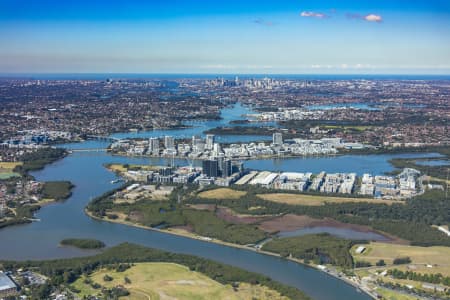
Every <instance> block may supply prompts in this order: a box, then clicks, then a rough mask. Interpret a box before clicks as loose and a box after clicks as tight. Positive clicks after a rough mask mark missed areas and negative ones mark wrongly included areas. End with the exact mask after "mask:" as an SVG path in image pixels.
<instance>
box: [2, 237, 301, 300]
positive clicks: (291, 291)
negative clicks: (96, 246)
mask: <svg viewBox="0 0 450 300" xmlns="http://www.w3.org/2000/svg"><path fill="white" fill-rule="evenodd" d="M137 262H172V263H177V264H181V265H185V266H187V267H189V268H190V269H191V270H193V271H197V272H200V273H203V274H205V275H206V276H208V277H210V278H211V279H214V280H216V281H218V282H220V283H222V284H235V283H239V282H246V283H250V284H261V285H264V286H267V287H269V288H271V289H274V290H276V291H278V292H279V293H281V294H282V295H284V296H286V297H288V298H290V299H300V300H301V299H308V297H307V296H306V295H304V294H303V293H302V292H301V291H299V290H297V289H295V288H293V287H290V286H286V285H283V284H281V283H279V282H276V281H273V280H271V279H270V278H268V277H266V276H263V275H260V274H256V273H253V272H249V271H245V270H242V269H240V268H237V267H233V266H228V265H225V264H221V263H217V262H214V261H211V260H208V259H204V258H199V257H196V256H191V255H185V254H176V253H170V252H165V251H161V250H157V249H152V248H146V247H143V246H138V245H133V244H128V243H124V244H121V245H118V246H116V247H113V248H110V249H107V250H105V251H104V252H103V253H101V254H98V255H95V256H90V257H79V258H71V259H57V260H47V261H25V262H17V261H3V262H0V264H1V265H2V266H3V268H4V269H6V270H13V269H18V268H33V269H35V270H37V271H39V272H41V273H43V274H44V275H46V276H48V277H50V279H51V280H50V286H51V287H56V286H58V285H60V284H68V283H72V282H74V281H75V280H76V279H77V278H79V277H80V276H81V275H82V274H85V275H89V274H91V273H92V272H94V271H95V270H97V269H98V268H100V267H103V266H110V265H118V264H121V263H137ZM42 299H45V297H44V298H42Z"/></svg>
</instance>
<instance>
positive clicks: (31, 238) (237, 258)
mask: <svg viewBox="0 0 450 300" xmlns="http://www.w3.org/2000/svg"><path fill="white" fill-rule="evenodd" d="M205 127H206V125H204V124H202V125H201V128H203V130H204V128H205ZM186 130H187V131H189V130H192V129H186ZM159 133H161V134H170V135H174V136H175V134H174V132H173V131H165V132H162V131H161V132H159ZM159 133H158V134H159ZM183 134H184V133H183ZM124 135H126V134H124ZM116 136H117V135H116ZM250 138H251V137H249V139H250ZM102 146H105V143H103V142H95V141H88V142H85V143H80V144H68V145H65V147H68V148H102ZM422 156H427V157H428V156H430V154H426V155H418V154H415V155H414V157H422ZM391 157H393V156H389V155H383V156H377V155H361V156H351V157H349V158H345V157H344V159H345V164H346V165H345V166H344V167H339V168H338V167H337V166H338V165H340V164H342V163H343V161H339V160H342V159H343V158H342V157H333V158H305V159H292V160H289V162H288V163H284V162H281V163H279V161H278V160H276V161H274V160H266V161H250V162H246V164H247V163H248V164H250V166H252V167H258V166H259V167H262V168H265V167H270V166H271V165H272V169H277V170H291V169H292V168H294V166H297V169H299V170H303V169H304V168H306V167H308V168H309V167H312V166H315V167H314V168H315V169H311V171H315V170H316V169H317V170H319V169H320V170H325V171H330V172H331V171H333V172H334V171H337V170H344V169H345V170H346V171H351V170H352V169H356V170H357V171H356V172H357V173H360V172H362V171H364V172H365V171H373V173H380V172H384V171H390V170H391V169H392V166H390V165H389V164H388V163H387V160H388V159H390V158H391ZM395 157H397V156H395ZM336 160H338V161H339V163H336V164H335V163H333V162H334V161H336ZM165 162H166V161H165V160H164V159H158V158H153V159H150V158H131V157H121V156H112V155H110V154H108V153H106V152H95V151H92V152H74V153H72V154H71V155H69V156H67V157H66V158H64V159H62V160H59V161H57V162H55V163H53V164H51V165H48V166H47V167H45V168H44V169H43V170H40V171H37V172H33V173H32V175H33V176H35V177H36V179H37V180H40V181H46V180H70V181H71V182H73V183H74V184H75V188H74V189H73V193H72V196H71V197H70V198H69V199H68V200H67V201H65V202H64V203H55V204H50V205H48V206H45V207H43V208H42V209H41V210H40V211H39V212H38V213H37V214H36V217H37V218H38V219H40V220H41V221H39V222H33V223H31V224H26V225H19V226H13V227H8V228H5V229H2V230H0V253H1V259H14V260H25V259H51V258H66V257H73V256H81V255H89V254H92V253H94V252H92V251H83V250H78V249H74V248H70V247H59V246H58V244H59V242H60V241H61V240H62V239H64V238H72V237H73V238H76V237H79V238H95V239H99V240H102V241H103V242H105V243H106V244H107V246H114V245H117V244H119V243H122V242H131V243H136V244H141V245H144V246H149V247H153V248H158V249H162V250H167V251H171V252H177V253H186V254H192V255H197V256H201V257H205V258H209V259H212V260H215V261H219V262H222V263H226V264H230V265H234V266H237V267H241V268H243V269H247V270H249V271H253V272H257V273H261V274H265V275H267V276H270V277H271V278H273V279H274V280H277V281H280V282H282V283H284V284H288V285H291V286H294V287H297V288H299V289H300V290H302V291H304V292H305V293H306V294H308V295H309V296H311V297H312V298H314V299H319V300H331V299H355V300H360V299H370V298H369V296H367V295H366V294H363V293H361V292H359V291H357V290H356V289H355V288H354V287H353V286H350V285H348V284H346V283H344V282H343V281H341V280H338V279H336V278H334V277H332V276H330V275H328V274H326V273H324V272H321V271H318V270H315V269H312V268H310V267H306V266H303V265H300V264H297V263H294V262H292V261H288V260H285V259H281V258H277V257H273V256H268V255H264V254H261V253H257V252H254V251H250V250H244V249H237V248H232V247H228V246H224V245H219V244H214V243H208V242H204V241H199V240H193V239H189V238H185V237H180V236H175V235H171V234H166V233H162V232H156V231H150V230H145V229H141V228H135V227H130V226H125V225H121V224H115V223H109V222H103V221H97V220H93V219H91V218H89V217H88V216H86V215H85V213H84V211H83V210H84V207H85V206H86V205H87V204H88V202H89V201H90V199H92V198H93V197H96V196H99V195H101V194H102V193H104V192H106V191H109V190H111V189H112V188H115V187H117V186H118V185H119V184H111V183H110V182H111V180H114V179H116V178H117V177H116V175H115V174H113V173H112V172H109V171H108V170H106V169H105V168H104V167H103V165H104V164H105V163H133V164H148V163H152V164H164V163H165ZM362 162H364V167H363V168H361V167H359V164H361V163H362ZM177 163H178V164H186V163H187V162H186V161H184V160H177ZM380 164H381V167H380Z"/></svg>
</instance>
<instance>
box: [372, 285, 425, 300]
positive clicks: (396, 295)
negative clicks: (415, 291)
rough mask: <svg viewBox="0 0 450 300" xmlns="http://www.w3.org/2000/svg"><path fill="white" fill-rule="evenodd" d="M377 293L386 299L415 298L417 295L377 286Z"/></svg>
mask: <svg viewBox="0 0 450 300" xmlns="http://www.w3.org/2000/svg"><path fill="white" fill-rule="evenodd" d="M377 293H378V294H380V295H381V296H382V297H383V299H386V300H417V297H414V296H410V295H405V294H402V293H400V292H394V291H391V290H388V289H383V288H378V289H377Z"/></svg>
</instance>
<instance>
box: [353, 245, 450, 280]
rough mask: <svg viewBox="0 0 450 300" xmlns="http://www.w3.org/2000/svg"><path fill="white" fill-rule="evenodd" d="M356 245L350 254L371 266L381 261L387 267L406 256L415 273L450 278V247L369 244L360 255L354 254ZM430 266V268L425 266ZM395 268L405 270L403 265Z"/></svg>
mask: <svg viewBox="0 0 450 300" xmlns="http://www.w3.org/2000/svg"><path fill="white" fill-rule="evenodd" d="M356 247H358V245H355V246H353V248H352V249H351V254H352V255H353V257H354V258H355V259H356V260H363V261H368V262H371V263H372V264H373V265H375V263H376V262H377V261H379V260H380V259H383V260H384V261H385V262H386V264H387V265H388V266H390V265H392V261H393V260H394V259H395V258H398V257H405V256H408V257H410V258H411V261H412V262H411V264H412V265H414V267H415V269H414V271H415V272H418V273H442V274H445V275H446V276H450V259H449V258H450V247H438V246H434V247H419V246H408V245H397V244H385V243H378V242H371V243H370V244H369V245H368V246H367V249H366V251H364V252H363V253H362V254H355V249H356ZM427 264H428V265H432V266H433V267H432V268H429V267H427V266H426V265H427ZM395 268H397V269H400V270H406V268H407V266H405V265H396V266H395Z"/></svg>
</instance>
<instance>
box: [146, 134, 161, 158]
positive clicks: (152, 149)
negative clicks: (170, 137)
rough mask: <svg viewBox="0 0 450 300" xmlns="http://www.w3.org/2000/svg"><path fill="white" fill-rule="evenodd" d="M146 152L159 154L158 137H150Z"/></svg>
mask: <svg viewBox="0 0 450 300" xmlns="http://www.w3.org/2000/svg"><path fill="white" fill-rule="evenodd" d="M148 152H149V153H151V154H152V155H159V139H158V138H155V137H153V138H150V140H149V143H148Z"/></svg>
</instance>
